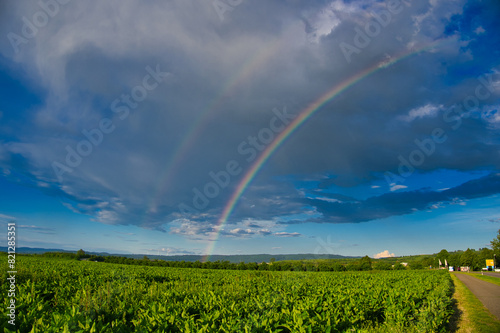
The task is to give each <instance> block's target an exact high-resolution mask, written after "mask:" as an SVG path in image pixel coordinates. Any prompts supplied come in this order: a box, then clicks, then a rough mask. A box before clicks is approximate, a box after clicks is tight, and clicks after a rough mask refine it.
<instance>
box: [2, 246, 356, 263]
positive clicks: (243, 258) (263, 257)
mask: <svg viewBox="0 0 500 333" xmlns="http://www.w3.org/2000/svg"><path fill="white" fill-rule="evenodd" d="M0 251H1V252H7V247H0ZM45 252H68V253H76V251H67V250H61V249H44V248H31V247H18V248H16V253H26V254H42V253H45ZM85 253H87V254H94V255H102V256H118V257H127V258H134V259H142V258H143V257H144V256H147V257H148V258H149V259H151V260H154V259H158V260H166V261H190V262H194V261H197V260H199V261H202V260H203V259H204V256H201V255H177V256H161V255H150V254H115V253H106V252H89V251H85ZM271 258H274V260H275V261H282V260H310V259H348V258H360V257H349V256H341V255H338V254H313V253H303V254H235V255H212V256H210V258H209V261H217V260H219V261H223V260H225V261H229V262H231V263H239V262H245V263H248V262H270V261H271Z"/></svg>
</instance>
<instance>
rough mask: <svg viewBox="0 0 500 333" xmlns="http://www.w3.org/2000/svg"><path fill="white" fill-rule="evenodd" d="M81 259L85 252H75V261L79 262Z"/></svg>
mask: <svg viewBox="0 0 500 333" xmlns="http://www.w3.org/2000/svg"><path fill="white" fill-rule="evenodd" d="M82 258H85V251H83V250H82V249H80V250H78V251H76V259H77V260H80V259H82Z"/></svg>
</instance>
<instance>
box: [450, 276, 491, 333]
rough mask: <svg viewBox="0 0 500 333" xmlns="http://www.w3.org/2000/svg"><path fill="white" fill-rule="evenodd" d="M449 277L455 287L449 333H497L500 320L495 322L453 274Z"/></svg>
mask: <svg viewBox="0 0 500 333" xmlns="http://www.w3.org/2000/svg"><path fill="white" fill-rule="evenodd" d="M450 275H451V278H452V280H453V284H454V285H455V293H454V294H453V298H454V299H455V300H456V301H457V307H456V311H455V315H454V317H453V319H452V321H451V324H450V328H451V329H450V331H452V332H456V333H469V332H471V333H475V332H484V333H499V332H500V320H497V319H496V318H495V317H494V316H493V315H492V314H491V313H490V312H489V311H488V309H486V308H485V307H484V305H483V304H482V303H481V301H479V300H478V299H477V297H476V296H474V294H473V293H472V292H471V291H470V290H469V289H468V288H467V287H466V286H465V285H464V284H463V283H462V282H461V281H460V280H459V279H458V278H457V277H456V276H455V275H454V274H450Z"/></svg>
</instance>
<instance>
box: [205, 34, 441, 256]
mask: <svg viewBox="0 0 500 333" xmlns="http://www.w3.org/2000/svg"><path fill="white" fill-rule="evenodd" d="M441 43H443V42H442V41H436V42H434V43H432V44H430V45H427V46H425V47H422V48H418V49H416V50H413V51H410V52H406V53H404V54H402V55H399V56H398V57H395V58H393V59H392V60H390V61H387V62H383V63H377V64H376V65H375V66H373V67H370V68H368V69H365V70H364V71H362V72H359V73H358V74H356V75H354V76H351V77H350V78H348V79H347V80H346V81H344V82H341V83H339V84H337V85H335V86H334V87H333V88H332V89H330V90H329V91H327V92H326V93H324V94H323V95H322V96H320V97H319V98H318V99H317V100H316V101H314V102H312V103H311V104H310V105H309V106H308V107H307V108H305V109H304V110H303V111H301V112H300V113H299V115H298V116H297V118H295V119H294V120H293V122H291V123H290V124H289V125H288V126H287V127H286V128H285V129H284V130H283V132H281V133H280V134H279V135H278V136H277V137H276V138H275V139H274V141H273V142H271V144H270V145H269V146H268V147H267V148H266V149H265V150H264V151H263V152H262V153H261V155H260V156H259V158H258V159H257V160H256V161H255V162H254V163H253V164H252V166H251V167H250V169H249V170H248V171H247V173H246V174H245V176H244V177H243V178H242V179H241V181H240V183H239V184H238V186H237V187H236V189H235V191H234V192H233V194H232V195H231V197H230V199H229V201H228V202H227V204H226V205H225V207H224V209H223V211H222V214H221V216H220V218H219V220H218V221H217V225H216V227H215V230H216V232H215V233H214V235H213V236H212V239H211V240H210V241H209V243H208V246H207V248H206V249H205V255H204V257H203V261H204V262H205V261H208V260H209V259H210V256H211V255H212V254H213V251H214V249H215V245H216V243H217V239H218V237H219V235H220V232H221V230H222V227H223V226H224V224H225V223H226V222H227V219H228V218H229V216H230V215H231V213H232V212H233V210H234V208H235V206H236V204H237V203H238V200H239V199H240V197H241V195H242V194H243V192H244V191H245V189H246V188H247V187H248V185H249V184H250V182H251V181H252V180H253V179H254V178H255V176H256V175H257V173H258V172H259V170H260V169H261V168H262V166H263V165H264V164H265V163H266V161H267V160H268V159H269V157H270V156H271V155H272V154H273V153H274V152H275V151H276V149H278V148H279V147H280V146H281V145H282V144H283V142H284V141H285V140H286V139H287V138H288V137H289V136H290V135H291V134H292V133H293V132H295V130H297V128H299V127H300V126H301V125H302V124H304V123H305V122H306V121H307V120H308V119H309V118H310V117H311V116H312V115H313V114H314V113H315V112H316V111H318V110H319V109H321V107H322V106H324V105H325V104H326V103H328V102H329V101H331V100H332V99H334V98H335V97H337V96H338V95H339V94H341V93H342V92H343V91H345V90H346V89H348V88H350V87H351V86H353V85H354V84H356V83H358V82H360V81H361V80H363V79H364V78H366V77H368V76H370V75H371V74H374V73H376V72H377V71H379V70H381V69H384V68H387V67H389V66H392V65H394V64H395V63H397V62H399V61H401V60H403V59H406V58H408V57H410V56H412V55H415V54H418V53H421V52H423V51H427V50H430V49H433V48H435V47H436V46H437V45H438V44H441Z"/></svg>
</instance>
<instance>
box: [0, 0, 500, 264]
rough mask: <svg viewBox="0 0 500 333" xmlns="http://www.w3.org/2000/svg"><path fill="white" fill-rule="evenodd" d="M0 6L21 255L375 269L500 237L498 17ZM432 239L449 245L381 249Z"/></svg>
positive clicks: (408, 9)
mask: <svg viewBox="0 0 500 333" xmlns="http://www.w3.org/2000/svg"><path fill="white" fill-rule="evenodd" d="M0 7H1V8H0V35H1V36H2V37H1V39H0V70H1V71H0V82H1V86H2V89H1V90H0V97H1V99H0V101H1V104H0V177H1V185H2V186H1V187H0V195H1V197H2V199H3V200H2V203H0V213H1V215H0V221H3V222H2V223H5V221H7V220H9V219H13V220H17V221H18V224H19V226H20V227H21V226H22V228H21V232H25V233H27V234H26V235H27V236H26V238H25V244H26V245H31V246H51V247H54V246H56V247H57V246H59V247H63V248H72V247H78V248H80V247H87V248H90V249H105V250H109V251H123V252H127V251H128V252H141V253H144V252H148V251H149V252H152V253H153V252H155V251H156V252H158V253H159V252H162V253H168V254H172V253H203V252H204V251H206V250H205V248H206V246H207V244H209V245H208V248H213V246H214V244H213V242H215V241H217V242H218V243H217V246H216V247H215V250H214V251H215V252H217V253H236V252H238V251H239V252H241V253H261V252H268V253H269V252H273V251H274V253H280V252H282V253H284V252H288V253H294V252H308V253H312V252H314V251H316V252H318V253H327V252H329V251H330V250H332V248H333V252H338V253H343V254H346V255H349V254H352V255H358V254H368V255H371V256H374V255H380V254H381V253H382V252H383V253H388V254H389V253H391V254H393V252H395V253H396V255H400V254H403V253H408V254H411V253H421V252H425V251H428V252H432V251H434V250H435V251H439V250H440V249H441V248H443V247H446V246H448V247H451V248H450V249H453V247H455V248H457V249H458V248H464V247H465V248H467V247H474V248H479V247H484V246H485V244H486V243H487V242H488V241H489V240H490V239H492V238H493V236H494V232H495V228H496V229H498V218H499V213H498V211H496V210H495V207H498V203H499V201H500V200H499V196H498V195H499V193H500V154H499V151H500V150H499V148H500V136H499V133H500V132H499V130H500V114H499V112H498V110H499V105H500V36H499V34H498V31H499V23H498V17H499V16H500V4H499V3H498V2H497V1H494V0H484V1H465V0H458V1H445V0H443V1H439V0H430V1H416V0H413V1H410V0H401V1H398V0H395V1H368V0H357V1H356V0H353V1H340V0H338V1H326V0H321V1H320V0H318V1H308V2H300V1H295V0H286V1H247V0H242V1H226V0H213V1H212V0H210V1H194V0H192V1H191V0H182V1H180V0H179V1H148V2H137V1H106V2H104V3H103V2H97V1H79V0H71V1H68V0H65V1H62V0H42V1H41V2H14V1H11V2H3V3H2V4H1V5H0ZM336 88H338V89H337V90H335V89H336ZM325 96H327V98H326V97H325ZM306 113H307V115H308V116H307V117H305V115H306ZM301 117H303V118H304V121H302V120H301V119H302V118H301ZM266 153H267V154H268V156H267V155H265V154H266ZM264 156H266V157H264ZM490 220H492V221H494V222H491V221H490ZM495 221H496V222H495ZM426 223H430V225H434V226H435V228H443V230H448V231H447V232H448V234H450V235H451V234H453V235H454V236H453V239H455V240H456V241H457V242H453V241H452V240H451V237H450V239H448V238H447V240H446V242H443V243H442V244H441V243H439V242H440V238H432V239H427V238H425V237H424V235H425V233H424V232H423V231H421V232H419V233H418V232H417V233H415V235H416V236H415V237H416V238H415V239H414V242H413V243H412V244H413V245H412V247H408V246H406V247H405V246H404V244H402V243H401V244H400V243H399V241H394V243H393V246H394V247H391V246H390V245H391V244H387V240H384V241H382V240H380V239H379V241H376V240H373V239H370V235H378V234H377V233H380V235H382V234H383V235H384V236H383V237H390V236H391V235H392V237H393V239H396V238H397V239H400V238H401V235H408V234H409V233H410V232H412V231H410V229H408V228H417V227H418V226H420V228H426V227H425V226H426ZM454 223H459V226H457V225H455V226H453V225H454ZM63 226H64V227H63ZM63 229H64V230H63ZM85 229H93V230H95V232H94V234H95V235H96V236H95V237H97V239H99V244H101V245H97V243H96V244H94V243H92V242H91V241H89V240H88V238H89V237H90V236H89V233H86V231H85ZM412 230H413V229H412ZM72 231H73V232H75V233H76V234H78V235H80V236H75V238H74V239H72V240H71V241H69V240H68V243H64V242H62V241H61V239H64V238H67V237H66V236H67V235H68V234H69V233H71V232H72ZM435 232H436V234H437V233H438V232H443V231H442V230H441V229H440V230H439V231H438V229H436V230H435ZM97 235H98V236H97ZM326 235H332V237H333V239H334V240H332V239H330V238H329V240H328V241H326V238H324V237H325V236H326ZM471 235H474V237H472V236H471ZM322 237H323V238H322ZM436 237H437V236H436ZM148 238H149V240H148ZM384 239H385V238H384ZM424 239H427V240H428V242H427V241H425V242H427V243H426V244H425V245H423V244H422V242H423V241H424ZM465 239H467V240H468V242H465V243H464V240H465ZM21 240H22V238H21ZM459 240H460V242H459ZM441 241H442V239H441ZM238 242H239V243H238ZM103 243H106V244H107V245H106V246H104V245H102V244H103ZM135 243H137V244H136V245H131V244H135ZM410 243H411V242H410ZM155 244H156V245H155ZM325 244H330V245H328V246H325ZM332 244H334V245H332ZM418 244H421V246H420V247H419V246H418ZM318 248H319V249H318ZM385 251H386V252H385ZM239 252H238V253H239Z"/></svg>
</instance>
